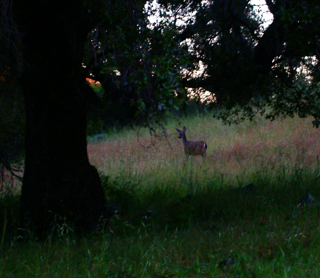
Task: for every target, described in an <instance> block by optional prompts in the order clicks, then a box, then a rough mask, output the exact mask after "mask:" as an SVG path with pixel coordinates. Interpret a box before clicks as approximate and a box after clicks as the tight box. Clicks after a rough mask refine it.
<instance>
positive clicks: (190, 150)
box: [176, 126, 208, 157]
mask: <svg viewBox="0 0 320 278" xmlns="http://www.w3.org/2000/svg"><path fill="white" fill-rule="evenodd" d="M176 130H177V131H178V133H179V136H178V138H179V139H182V143H183V148H184V153H185V154H186V156H187V157H188V156H189V155H201V156H202V157H206V151H207V147H208V145H207V143H206V142H204V141H188V140H187V137H186V131H187V128H186V127H185V126H184V127H183V130H180V129H177V128H176Z"/></svg>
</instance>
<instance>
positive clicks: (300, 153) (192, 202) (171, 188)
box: [0, 114, 320, 278]
mask: <svg viewBox="0 0 320 278" xmlns="http://www.w3.org/2000/svg"><path fill="white" fill-rule="evenodd" d="M183 126H186V127H187V139H188V140H204V141H206V142H207V144H208V150H207V157H206V159H205V160H203V159H202V158H201V157H190V158H189V159H188V160H186V158H185V155H184V153H183V146H182V142H181V141H180V140H179V139H178V133H177V132H176V130H175V128H180V129H181V128H182V127H183ZM166 128H167V130H166V134H165V136H164V134H160V133H159V134H156V135H153V136H152V137H150V133H149V131H148V130H147V129H146V130H143V129H142V130H123V131H119V132H114V133H110V134H106V135H101V136H95V137H92V138H89V143H88V153H89V159H90V162H91V163H92V164H93V165H94V166H96V167H97V169H98V170H99V172H100V174H101V178H102V182H103V185H104V188H105V190H106V195H107V198H108V200H110V201H111V202H112V203H113V204H114V206H115V207H116V208H117V214H116V215H115V216H113V217H112V218H111V220H110V223H108V225H106V228H105V230H104V231H103V232H97V233H94V234H92V235H90V236H87V237H85V238H75V237H73V236H72V230H71V228H70V227H68V226H65V227H61V228H60V230H59V235H58V237H57V238H55V239H48V240H46V241H45V242H34V241H29V242H27V243H19V242H18V241H17V240H16V239H15V237H13V236H11V237H10V236H9V237H8V229H7V228H6V227H7V226H8V225H9V224H10V223H8V222H10V221H11V222H14V221H16V218H15V215H16V211H17V209H16V208H17V205H18V197H17V196H5V197H3V202H2V204H1V206H2V210H5V211H6V213H4V214H3V217H2V218H3V219H2V224H1V229H2V241H1V243H2V248H1V261H0V277H106V278H120V277H320V267H319V264H320V255H319V254H320V253H319V250H318V249H319V247H320V233H319V232H320V223H319V219H320V217H319V216H320V190H319V186H320V171H319V163H320V162H319V159H320V158H319V155H320V140H319V139H320V130H318V129H315V128H313V127H312V124H311V120H310V119H299V118H293V119H292V118H287V119H278V120H276V121H273V122H270V121H266V120H264V119H262V118H259V117H257V118H255V119H254V120H253V121H251V122H249V121H246V122H243V123H240V124H238V125H232V126H227V125H224V124H222V123H221V122H220V121H217V120H214V119H212V116H210V115H209V114H206V115H205V114H204V115H199V116H193V117H187V118H180V119H179V120H170V121H169V122H168V124H167V125H166ZM307 193H309V195H308V198H302V197H303V196H305V194H307ZM13 226H14V225H13ZM7 238H8V239H7Z"/></svg>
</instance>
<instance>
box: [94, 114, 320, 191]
mask: <svg viewBox="0 0 320 278" xmlns="http://www.w3.org/2000/svg"><path fill="white" fill-rule="evenodd" d="M183 126H186V127H187V139H188V140H204V141H206V142H207V144H208V150H207V158H206V160H205V161H203V159H202V158H201V157H190V159H189V160H188V161H186V159H185V155H184V152H183V146H182V142H181V141H180V140H179V139H178V134H177V132H176V130H175V128H176V127H178V128H179V127H180V128H181V127H183ZM319 139H320V130H319V129H316V128H314V127H313V126H312V124H311V120H310V119H300V118H286V119H278V120H276V121H273V122H270V121H267V120H265V119H263V118H261V117H256V118H255V119H254V120H253V121H251V122H249V121H246V122H243V123H240V124H238V125H231V126H229V125H224V124H223V123H221V122H220V121H218V120H215V119H213V118H212V117H211V116H210V115H209V114H208V115H205V116H198V117H192V118H185V119H182V120H179V123H178V122H177V121H171V122H169V123H168V124H167V138H163V137H159V138H156V139H155V142H154V145H150V140H151V138H150V135H149V132H148V130H140V132H139V136H138V133H137V131H134V130H128V131H125V132H123V133H121V134H118V135H116V136H115V135H112V136H110V137H108V136H107V137H106V140H103V141H99V142H90V143H89V144H88V152H89V157H90V162H91V163H92V164H93V165H95V166H96V167H97V168H98V170H99V171H100V172H101V173H102V174H104V175H108V176H110V177H111V178H116V177H118V176H122V177H123V176H126V177H130V178H131V179H132V180H134V181H136V182H138V183H139V184H140V185H142V186H146V187H148V186H150V185H152V184H153V185H161V184H163V183H166V182H169V181H170V182H172V181H175V180H176V182H177V184H179V183H182V182H184V179H183V178H182V177H183V176H185V175H186V169H188V171H189V172H190V170H191V171H193V178H194V179H196V180H197V181H198V182H205V181H206V180H207V179H212V178H214V177H223V179H224V181H228V182H229V183H238V182H239V177H241V180H242V182H244V183H245V182H250V181H251V178H252V175H257V173H258V174H268V175H272V173H276V171H278V170H279V169H281V168H285V169H286V171H288V172H290V171H297V170H298V169H308V170H315V169H317V168H318V166H319V154H320V140H319Z"/></svg>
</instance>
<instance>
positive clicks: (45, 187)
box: [14, 0, 105, 237]
mask: <svg viewBox="0 0 320 278" xmlns="http://www.w3.org/2000/svg"><path fill="white" fill-rule="evenodd" d="M14 11H15V13H16V19H17V22H18V24H19V25H20V26H21V32H22V35H23V37H22V47H23V53H22V55H23V59H24V61H25V63H26V66H25V69H24V72H23V75H22V78H21V85H22V90H23V94H24V97H25V108H26V122H27V129H26V145H25V154H26V156H25V171H24V177H23V186H22V194H21V222H22V226H23V228H24V229H26V230H27V231H31V232H34V233H35V235H36V236H38V237H42V236H44V235H46V234H47V233H48V232H49V231H50V230H51V229H52V228H53V226H52V223H54V222H55V221H57V220H58V219H59V218H60V219H66V220H67V221H70V222H71V223H73V224H74V225H75V227H76V228H77V229H78V231H80V232H88V231H91V230H92V229H94V228H95V227H96V226H97V224H98V221H99V218H100V217H101V216H102V215H103V213H104V207H105V196H104V191H103V188H102V186H101V182H100V179H99V176H98V173H97V170H96V169H95V168H94V167H93V166H91V165H90V163H89V160H88V155H87V142H86V97H85V90H83V87H84V86H85V80H84V77H83V74H82V58H83V47H84V43H85V40H86V38H87V34H88V32H89V31H90V30H91V29H92V28H93V26H92V23H91V22H90V20H89V16H88V10H87V9H85V8H84V7H83V2H82V1H81V0H67V1H65V0H47V1H43V0H17V1H15V2H14Z"/></svg>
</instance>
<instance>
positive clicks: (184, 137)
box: [182, 134, 187, 146]
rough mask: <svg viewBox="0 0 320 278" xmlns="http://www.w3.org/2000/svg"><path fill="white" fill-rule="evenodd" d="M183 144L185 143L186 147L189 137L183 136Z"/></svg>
mask: <svg viewBox="0 0 320 278" xmlns="http://www.w3.org/2000/svg"><path fill="white" fill-rule="evenodd" d="M182 142H183V145H184V146H185V145H186V143H187V136H186V135H185V134H183V136H182Z"/></svg>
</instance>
